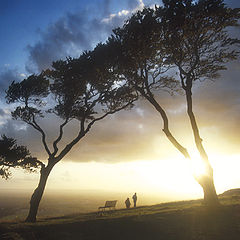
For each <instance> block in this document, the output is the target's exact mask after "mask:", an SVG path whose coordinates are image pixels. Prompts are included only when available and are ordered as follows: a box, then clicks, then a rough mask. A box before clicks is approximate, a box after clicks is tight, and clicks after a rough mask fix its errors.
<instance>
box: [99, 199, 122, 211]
mask: <svg viewBox="0 0 240 240" xmlns="http://www.w3.org/2000/svg"><path fill="white" fill-rule="evenodd" d="M116 204H117V200H114V201H106V203H105V206H104V207H99V208H98V213H103V212H105V210H106V209H107V208H108V209H109V210H116V208H115V207H116Z"/></svg>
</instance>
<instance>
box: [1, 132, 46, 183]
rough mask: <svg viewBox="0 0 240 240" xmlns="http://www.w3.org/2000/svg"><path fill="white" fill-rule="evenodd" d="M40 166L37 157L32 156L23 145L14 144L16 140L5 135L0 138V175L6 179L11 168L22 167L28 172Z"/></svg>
mask: <svg viewBox="0 0 240 240" xmlns="http://www.w3.org/2000/svg"><path fill="white" fill-rule="evenodd" d="M40 166H41V162H40V161H39V160H37V158H35V157H32V156H31V154H30V152H29V150H28V149H27V148H26V147H25V146H19V145H17V144H16V140H15V139H13V138H8V137H6V136H5V135H2V136H1V139H0V176H1V177H2V178H4V179H8V178H9V177H10V176H11V169H12V168H22V169H24V170H26V171H28V172H35V171H36V170H37V169H38V168H39V167H40Z"/></svg>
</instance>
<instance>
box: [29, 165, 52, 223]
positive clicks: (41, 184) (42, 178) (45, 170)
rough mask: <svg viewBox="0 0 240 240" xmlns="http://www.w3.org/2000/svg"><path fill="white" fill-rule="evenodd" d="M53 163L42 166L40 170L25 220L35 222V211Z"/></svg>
mask: <svg viewBox="0 0 240 240" xmlns="http://www.w3.org/2000/svg"><path fill="white" fill-rule="evenodd" d="M53 166H54V165H48V166H47V167H42V169H41V172H40V180H39V183H38V186H37V188H36V189H35V190H34V192H33V194H32V197H31V200H30V209H29V212H28V216H27V218H26V220H25V222H36V217H37V212H38V208H39V204H40V201H41V199H42V196H43V193H44V190H45V187H46V183H47V179H48V176H49V174H50V172H51V170H52V168H53Z"/></svg>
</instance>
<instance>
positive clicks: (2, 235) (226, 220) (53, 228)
mask: <svg viewBox="0 0 240 240" xmlns="http://www.w3.org/2000/svg"><path fill="white" fill-rule="evenodd" d="M220 202H221V207H220V208H219V209H217V210H216V209H215V210H213V209H207V208H206V207H204V206H203V205H202V203H201V201H200V200H192V201H182V202H172V203H163V204H158V205H152V206H141V207H137V208H135V209H129V210H127V209H119V210H116V211H114V212H108V213H105V214H104V215H102V216H99V215H98V214H97V213H96V212H91V213H85V214H74V215H68V216H62V217H56V218H46V219H44V218H42V219H39V221H38V222H37V223H35V224H30V223H23V222H2V223H1V224H0V239H3V240H4V239H8V240H10V239H14V240H22V239H24V240H35V239H37V240H42V239H44V240H55V239H56V240H59V239H64V240H72V239H73V240H74V239H77V240H90V239H96V240H107V239H111V240H118V239H121V240H130V239H131V240H135V239H136V240H143V239H144V240H155V239H158V240H159V239H160V240H161V239H163V240H181V239H183V240H188V239H189V240H239V239H240V198H239V197H232V196H225V197H220Z"/></svg>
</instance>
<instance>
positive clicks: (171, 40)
mask: <svg viewBox="0 0 240 240" xmlns="http://www.w3.org/2000/svg"><path fill="white" fill-rule="evenodd" d="M163 3H164V7H162V8H158V9H157V11H156V15H157V16H158V17H159V18H158V19H159V23H160V24H161V28H162V32H163V35H162V36H163V40H164V43H163V45H164V48H165V51H166V53H167V55H168V56H167V60H168V61H169V63H170V64H173V65H174V66H176V67H177V69H178V73H179V77H180V82H181V86H182V89H183V90H184V92H185V95H186V102H187V114H188V116H189V119H190V124H191V127H192V131H193V135H194V140H195V144H196V147H197V150H198V152H199V154H200V156H201V159H202V160H203V162H204V164H205V169H206V173H205V175H202V176H200V177H199V178H198V182H199V184H200V185H201V186H202V188H203V191H204V199H205V201H206V202H208V203H209V204H211V205H214V204H215V203H216V202H217V195H216V191H215V187H214V181H213V169H212V167H211V165H210V162H209V159H208V155H207V153H206V151H205V149H204V146H203V144H202V141H203V140H202V138H201V136H200V132H199V127H198V124H197V121H196V117H195V114H194V110H193V99H192V94H193V92H192V88H193V84H194V82H195V81H196V80H201V82H203V81H204V80H205V79H214V78H217V77H218V76H219V71H220V70H225V69H226V63H227V62H229V61H231V60H235V59H237V57H238V54H239V51H238V50H237V48H236V45H237V44H239V43H240V40H239V39H236V38H232V37H231V36H230V34H229V31H228V30H229V29H228V28H229V27H235V26H238V19H239V18H240V9H231V8H228V7H226V6H225V4H224V3H223V0H199V1H198V2H195V1H192V0H164V1H163Z"/></svg>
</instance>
